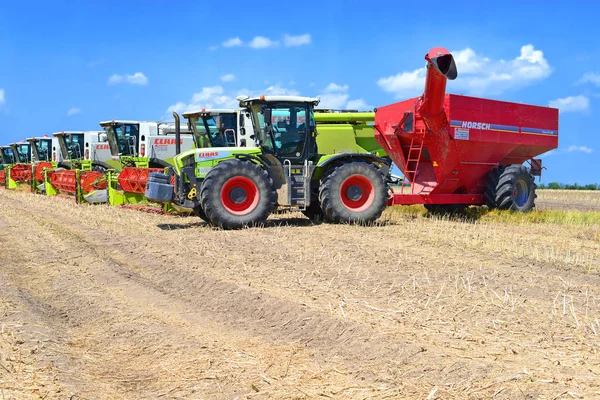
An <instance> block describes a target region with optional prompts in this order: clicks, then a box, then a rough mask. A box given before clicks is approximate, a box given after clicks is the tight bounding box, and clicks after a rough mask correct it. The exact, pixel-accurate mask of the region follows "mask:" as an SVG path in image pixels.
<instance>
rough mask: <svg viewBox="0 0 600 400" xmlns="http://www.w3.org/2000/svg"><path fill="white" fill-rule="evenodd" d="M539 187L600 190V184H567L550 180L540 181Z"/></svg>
mask: <svg viewBox="0 0 600 400" xmlns="http://www.w3.org/2000/svg"><path fill="white" fill-rule="evenodd" d="M537 187H538V189H562V190H600V185H598V184H597V183H591V184H589V185H580V184H578V183H573V184H565V183H558V182H550V183H549V184H547V185H546V184H545V183H540V184H538V185H537Z"/></svg>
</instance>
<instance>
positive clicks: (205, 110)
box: [181, 108, 240, 118]
mask: <svg viewBox="0 0 600 400" xmlns="http://www.w3.org/2000/svg"><path fill="white" fill-rule="evenodd" d="M239 110H240V109H239V108H202V109H200V110H195V111H186V112H184V113H183V114H181V115H183V116H184V117H185V118H187V117H189V116H192V115H197V114H209V115H213V114H215V115H216V114H233V113H236V112H238V111H239Z"/></svg>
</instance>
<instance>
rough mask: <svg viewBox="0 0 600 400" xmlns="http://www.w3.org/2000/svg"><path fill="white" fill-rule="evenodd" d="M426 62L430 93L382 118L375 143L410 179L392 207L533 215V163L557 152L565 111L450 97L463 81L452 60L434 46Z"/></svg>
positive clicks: (537, 170)
mask: <svg viewBox="0 0 600 400" xmlns="http://www.w3.org/2000/svg"><path fill="white" fill-rule="evenodd" d="M425 59H426V60H427V77H426V82H425V91H424V93H423V95H422V96H421V97H418V98H413V99H409V100H405V101H402V102H399V103H396V104H391V105H388V106H384V107H379V108H377V109H376V112H375V138H376V139H377V141H378V143H379V144H380V145H381V147H382V148H383V149H384V150H385V152H386V153H387V154H388V156H389V157H391V159H392V160H393V161H394V163H395V164H396V165H397V166H398V167H399V168H400V170H401V171H402V173H403V174H404V180H403V182H402V185H400V187H398V188H397V189H396V190H395V191H394V194H393V195H392V198H391V199H390V202H389V203H390V204H424V205H425V207H426V208H427V209H429V210H430V211H444V212H452V211H456V210H459V209H461V208H464V207H466V206H468V205H487V206H488V207H489V208H491V209H493V208H499V209H511V210H518V211H528V210H530V209H532V208H533V207H534V200H535V197H536V195H535V188H536V186H535V183H534V176H539V175H540V174H541V160H536V159H534V157H536V156H538V155H540V154H543V153H545V152H547V151H550V150H552V149H555V148H557V147H558V110H557V109H555V108H549V107H539V106H534V105H527V104H517V103H510V102H505V101H496V100H489V99H483V98H476V97H469V96H459V95H453V94H446V93H445V91H446V81H447V79H450V80H452V79H455V78H456V76H457V70H456V66H455V63H454V59H453V57H452V55H451V54H450V53H449V52H448V51H447V50H446V49H443V48H434V49H432V50H431V51H430V52H429V53H428V54H427V55H426V56H425ZM525 162H529V165H530V167H529V168H527V167H525V166H524V165H523V163H525Z"/></svg>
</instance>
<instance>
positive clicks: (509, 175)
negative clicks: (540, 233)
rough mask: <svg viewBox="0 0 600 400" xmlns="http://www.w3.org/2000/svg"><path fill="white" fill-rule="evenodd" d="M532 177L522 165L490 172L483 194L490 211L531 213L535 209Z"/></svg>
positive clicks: (535, 186) (534, 187)
mask: <svg viewBox="0 0 600 400" xmlns="http://www.w3.org/2000/svg"><path fill="white" fill-rule="evenodd" d="M536 188H537V185H536V184H535V182H534V177H533V175H531V173H530V172H529V170H528V169H527V168H525V166H523V165H509V166H508V167H503V166H500V167H497V168H494V169H493V170H492V171H490V174H489V175H488V182H487V184H486V190H485V193H484V196H485V201H486V204H487V206H488V208H490V209H494V208H498V209H500V210H513V211H520V212H527V211H531V210H532V209H533V208H534V207H535V199H536V197H537V195H536V194H535V189H536Z"/></svg>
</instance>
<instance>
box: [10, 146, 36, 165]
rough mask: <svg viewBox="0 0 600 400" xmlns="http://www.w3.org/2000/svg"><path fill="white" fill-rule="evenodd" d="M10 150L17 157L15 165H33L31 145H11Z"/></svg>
mask: <svg viewBox="0 0 600 400" xmlns="http://www.w3.org/2000/svg"><path fill="white" fill-rule="evenodd" d="M10 148H11V149H12V152H13V154H14V155H15V161H16V162H15V164H19V163H20V164H29V163H31V145H30V144H29V143H26V142H23V141H21V142H16V143H11V144H10Z"/></svg>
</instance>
